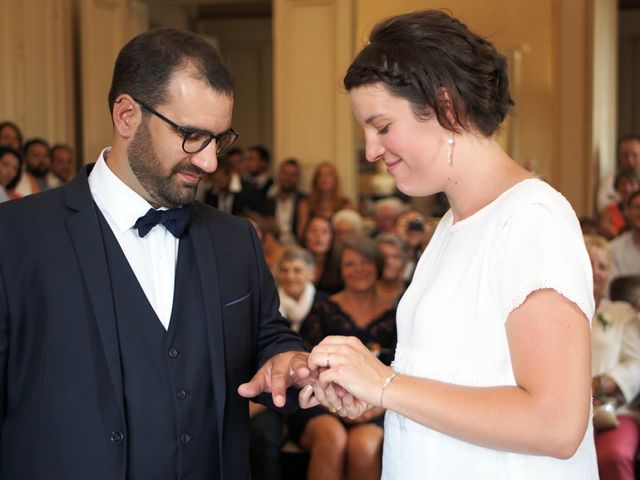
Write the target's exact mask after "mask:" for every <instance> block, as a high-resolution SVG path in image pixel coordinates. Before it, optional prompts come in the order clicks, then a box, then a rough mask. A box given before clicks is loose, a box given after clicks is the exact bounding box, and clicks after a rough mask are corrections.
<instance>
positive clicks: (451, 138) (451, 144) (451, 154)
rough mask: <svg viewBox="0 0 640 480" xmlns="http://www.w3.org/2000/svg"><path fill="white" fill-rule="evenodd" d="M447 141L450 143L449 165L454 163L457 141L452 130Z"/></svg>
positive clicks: (448, 150)
mask: <svg viewBox="0 0 640 480" xmlns="http://www.w3.org/2000/svg"><path fill="white" fill-rule="evenodd" d="M447 143H448V144H449V147H448V149H447V162H448V163H449V165H453V144H454V143H455V141H454V139H453V133H452V132H449V138H448V139H447Z"/></svg>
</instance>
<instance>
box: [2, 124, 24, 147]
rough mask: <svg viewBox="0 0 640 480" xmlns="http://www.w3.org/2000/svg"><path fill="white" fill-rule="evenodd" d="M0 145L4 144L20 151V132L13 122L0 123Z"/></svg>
mask: <svg viewBox="0 0 640 480" xmlns="http://www.w3.org/2000/svg"><path fill="white" fill-rule="evenodd" d="M0 145H6V146H8V147H11V148H13V149H14V150H15V151H16V152H20V153H22V132H21V131H20V129H19V128H18V126H17V125H16V124H15V123H13V122H2V123H0Z"/></svg>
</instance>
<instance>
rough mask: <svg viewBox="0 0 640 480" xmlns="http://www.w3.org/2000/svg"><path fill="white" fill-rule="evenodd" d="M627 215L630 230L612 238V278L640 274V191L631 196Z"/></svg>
mask: <svg viewBox="0 0 640 480" xmlns="http://www.w3.org/2000/svg"><path fill="white" fill-rule="evenodd" d="M625 216H626V218H627V223H628V225H629V230H627V231H626V232H624V233H622V234H620V235H618V236H617V237H616V238H614V239H613V240H611V252H612V254H613V263H612V269H611V278H612V279H613V278H616V277H618V276H620V275H640V191H636V192H634V193H632V194H631V195H630V196H629V199H628V200H627V203H626V204H625Z"/></svg>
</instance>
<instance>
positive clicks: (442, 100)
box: [437, 87, 461, 130]
mask: <svg viewBox="0 0 640 480" xmlns="http://www.w3.org/2000/svg"><path fill="white" fill-rule="evenodd" d="M437 99H438V104H439V105H440V107H441V108H442V110H443V111H444V112H445V115H446V116H447V120H449V123H450V124H451V126H453V128H454V129H455V130H457V129H458V128H459V127H461V125H460V118H459V115H458V112H456V110H455V106H454V104H453V102H452V101H451V96H450V95H449V90H448V89H447V88H446V87H440V88H438V91H437Z"/></svg>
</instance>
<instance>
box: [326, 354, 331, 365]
mask: <svg viewBox="0 0 640 480" xmlns="http://www.w3.org/2000/svg"><path fill="white" fill-rule="evenodd" d="M329 360H331V352H329V353H327V367H331V364H330V363H329Z"/></svg>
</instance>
